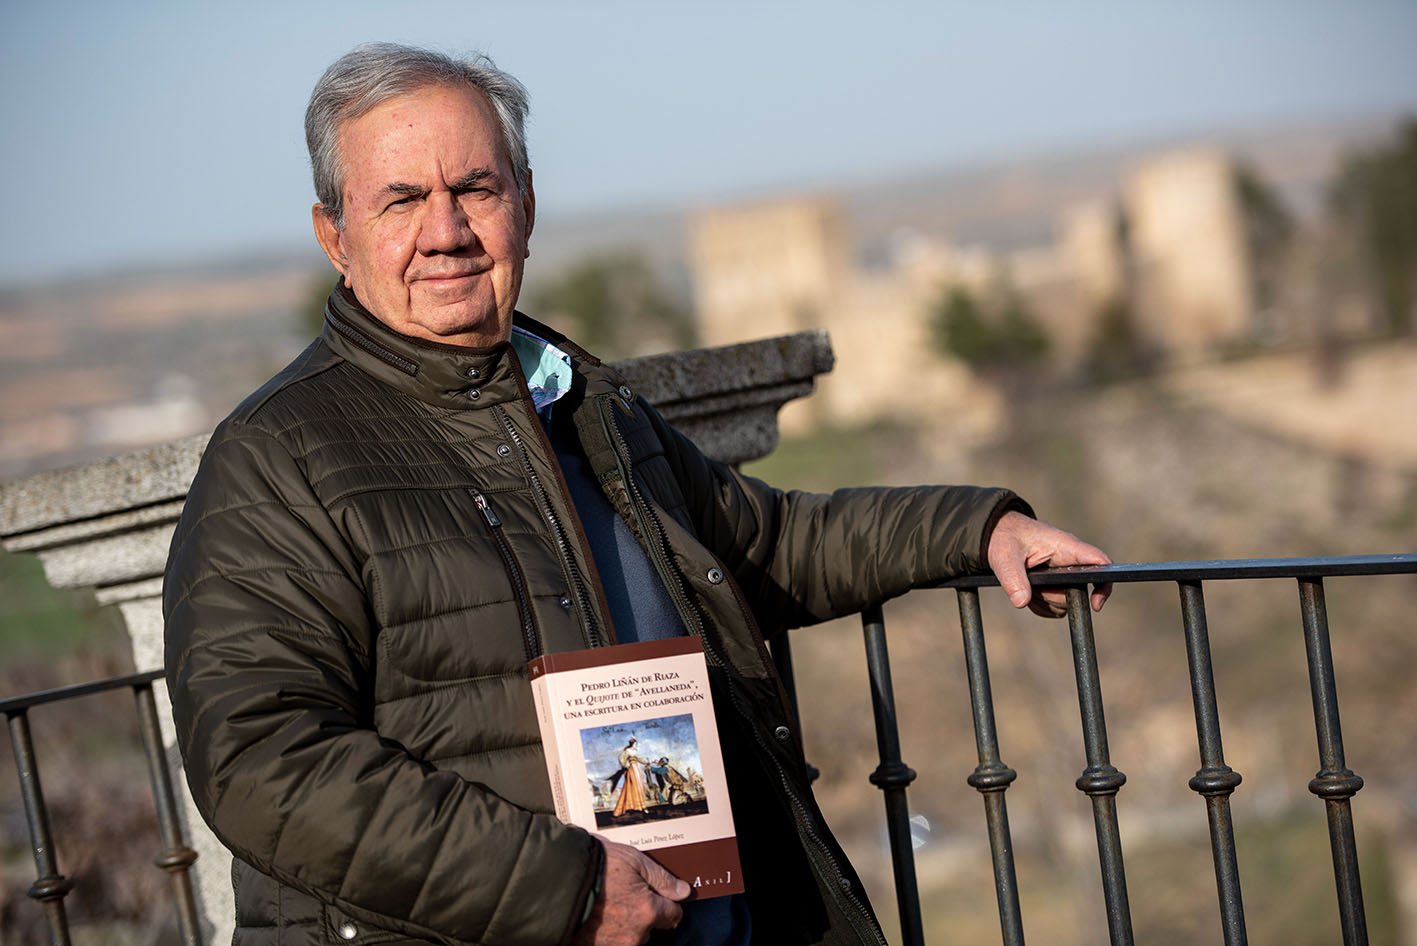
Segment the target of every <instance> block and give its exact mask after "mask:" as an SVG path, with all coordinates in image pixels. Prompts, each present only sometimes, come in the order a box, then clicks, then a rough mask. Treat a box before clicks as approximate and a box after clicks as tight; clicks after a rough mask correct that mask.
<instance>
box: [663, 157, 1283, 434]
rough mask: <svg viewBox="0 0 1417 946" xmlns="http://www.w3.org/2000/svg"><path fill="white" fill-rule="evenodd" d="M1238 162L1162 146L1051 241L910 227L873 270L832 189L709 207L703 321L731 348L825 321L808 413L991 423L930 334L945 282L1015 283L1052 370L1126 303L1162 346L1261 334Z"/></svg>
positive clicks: (699, 305)
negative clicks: (960, 241)
mask: <svg viewBox="0 0 1417 946" xmlns="http://www.w3.org/2000/svg"><path fill="white" fill-rule="evenodd" d="M1239 173H1240V169H1239V168H1238V166H1237V164H1236V162H1235V161H1234V159H1233V158H1231V157H1230V156H1229V155H1228V154H1226V153H1225V152H1223V151H1220V150H1215V149H1199V150H1187V151H1177V152H1171V153H1166V154H1162V155H1159V156H1157V157H1154V158H1150V159H1147V160H1144V161H1142V162H1139V163H1138V164H1136V165H1135V166H1134V168H1133V169H1132V170H1131V172H1130V173H1129V174H1127V175H1126V177H1125V179H1124V180H1122V181H1120V182H1118V183H1117V185H1116V187H1115V189H1114V194H1113V195H1112V196H1109V197H1106V198H1102V199H1098V200H1095V201H1091V202H1086V203H1082V204H1077V205H1075V206H1073V207H1071V208H1070V209H1069V210H1067V211H1066V212H1064V213H1063V214H1061V215H1060V218H1059V219H1058V220H1057V222H1056V226H1055V234H1056V235H1055V238H1054V239H1053V241H1052V242H1049V243H1044V244H1042V245H1036V246H1030V247H1024V248H1013V249H997V248H993V247H989V246H961V245H957V244H955V243H952V242H950V241H949V240H945V239H939V238H931V237H926V236H922V235H919V234H906V235H903V236H902V237H901V238H900V239H898V240H895V241H893V242H892V243H891V245H890V247H889V251H888V252H887V253H886V254H885V257H886V258H885V259H884V260H883V261H882V262H880V263H879V264H878V265H875V266H872V267H868V266H865V265H863V264H862V263H861V262H860V260H859V254H858V253H857V251H856V249H855V248H854V246H853V242H852V234H851V231H850V224H849V222H848V220H847V217H846V215H845V214H844V212H843V210H842V208H841V207H840V205H839V204H838V203H837V202H836V201H834V200H832V199H830V198H826V197H798V198H793V199H789V200H783V201H776V202H763V203H757V204H751V205H743V206H732V207H720V208H714V209H710V210H707V211H704V212H702V213H700V214H699V215H697V216H696V217H695V218H694V219H693V220H692V222H691V239H690V268H691V271H692V274H693V284H694V292H695V306H696V316H697V319H698V322H699V331H700V334H701V337H702V338H703V340H704V341H705V342H706V343H707V344H726V343H729V342H735V341H741V340H744V339H748V338H755V337H762V336H764V335H773V334H782V333H786V332H792V331H799V330H801V329H804V328H825V329H827V330H828V331H830V332H831V334H832V338H833V340H834V344H835V348H836V351H837V353H838V358H839V361H838V366H837V369H836V371H835V372H834V374H833V375H832V376H831V377H830V378H828V379H826V380H825V381H824V382H823V385H822V391H821V396H820V397H816V398H812V399H811V408H810V410H813V411H815V412H817V415H818V418H819V419H820V418H823V417H829V418H831V419H832V420H834V421H838V422H845V423H850V422H859V421H861V420H864V419H866V418H869V417H872V416H875V415H878V414H880V413H882V412H885V411H887V410H889V411H890V412H893V413H899V412H900V411H901V410H915V411H919V412H922V413H929V412H932V411H934V410H936V409H937V405H940V404H950V405H951V406H952V409H961V410H964V411H965V412H966V413H969V412H970V411H973V415H971V416H975V417H976V419H980V418H982V419H984V421H985V422H988V419H989V418H991V417H996V416H997V411H995V410H992V409H991V408H990V407H989V405H988V404H987V403H985V401H987V399H988V397H989V395H988V393H987V392H980V391H979V390H978V385H977V383H976V381H975V379H974V378H973V377H972V376H971V375H970V374H969V373H968V372H967V371H965V370H964V369H963V368H962V366H960V365H958V364H953V363H951V362H950V361H949V360H948V359H946V358H942V357H941V356H940V355H939V354H938V352H937V350H936V347H935V345H934V344H933V341H932V337H931V331H930V314H931V311H932V308H933V306H934V305H935V304H936V303H937V301H938V300H939V298H940V297H941V294H942V293H943V292H944V291H945V290H946V289H947V288H948V287H952V286H958V287H962V288H964V289H965V290H967V291H969V292H970V293H972V294H974V295H976V296H980V297H985V296H988V295H989V294H990V293H997V292H999V291H1003V290H1006V291H1009V292H1015V293H1018V294H1019V295H1020V296H1021V297H1022V299H1023V300H1024V302H1025V304H1026V306H1027V309H1028V311H1029V313H1030V315H1031V316H1032V318H1033V319H1034V320H1035V321H1036V322H1037V323H1038V324H1039V325H1040V326H1041V327H1042V328H1043V330H1044V331H1045V332H1046V334H1047V335H1048V336H1049V339H1050V342H1051V354H1052V367H1053V370H1058V371H1063V372H1067V371H1071V370H1073V369H1075V368H1076V367H1077V366H1078V365H1079V363H1080V362H1081V361H1082V360H1083V359H1084V358H1085V357H1086V354H1087V350H1088V347H1089V345H1090V343H1091V342H1092V341H1093V339H1094V338H1095V337H1096V335H1097V333H1098V331H1099V330H1100V329H1099V321H1100V319H1101V318H1102V316H1103V313H1104V312H1106V311H1108V309H1109V307H1110V308H1112V309H1113V310H1114V311H1116V309H1117V307H1121V311H1122V312H1123V313H1125V317H1126V318H1128V319H1130V320H1131V321H1132V323H1133V328H1134V330H1135V332H1136V334H1137V337H1138V340H1139V342H1140V343H1142V344H1145V345H1147V346H1148V347H1150V348H1152V349H1154V350H1155V351H1156V352H1157V353H1158V354H1159V355H1161V356H1164V357H1166V358H1167V359H1169V360H1171V361H1174V362H1180V363H1192V362H1195V361H1200V360H1204V359H1205V357H1206V356H1207V355H1208V354H1209V353H1212V352H1214V351H1216V350H1223V349H1226V348H1228V347H1234V346H1237V345H1241V344H1247V343H1249V342H1251V341H1254V340H1255V339H1257V338H1258V337H1259V336H1260V334H1261V333H1260V331H1259V328H1260V314H1261V309H1262V308H1263V306H1262V300H1261V299H1260V294H1259V292H1258V279H1257V272H1258V269H1259V267H1258V265H1257V261H1256V260H1255V259H1254V258H1253V256H1254V246H1253V245H1252V244H1253V241H1252V240H1250V239H1249V238H1248V236H1247V234H1248V233H1249V229H1250V228H1248V227H1247V218H1246V217H1247V213H1250V212H1251V211H1250V210H1249V208H1247V206H1246V204H1245V202H1244V201H1243V200H1242V193H1241V188H1240V187H1239V184H1238V182H1239V180H1240V178H1239ZM1265 316H1266V318H1267V319H1268V320H1269V321H1270V322H1272V321H1273V318H1274V315H1273V313H1272V312H1266V313H1265ZM903 391H905V392H908V393H902V392H903ZM981 398H982V399H983V400H981ZM805 420H806V419H805V418H802V417H791V418H788V419H787V423H788V426H789V427H791V426H794V424H796V425H800V424H801V423H803V422H805Z"/></svg>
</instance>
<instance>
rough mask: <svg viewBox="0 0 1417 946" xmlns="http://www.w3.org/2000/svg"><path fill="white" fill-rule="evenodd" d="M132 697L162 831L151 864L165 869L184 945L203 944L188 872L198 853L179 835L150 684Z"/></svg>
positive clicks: (180, 833) (138, 689) (180, 832)
mask: <svg viewBox="0 0 1417 946" xmlns="http://www.w3.org/2000/svg"><path fill="white" fill-rule="evenodd" d="M133 696H134V698H135V699H136V700H137V704H138V726H139V728H140V729H141V730H142V734H143V751H144V752H145V753H146V754H147V757H148V779H149V780H150V781H151V782H152V788H153V804H154V805H155V806H156V808H157V823H158V829H159V830H160V831H161V832H162V853H161V854H159V855H158V856H157V858H156V859H155V860H154V862H153V863H155V864H156V865H157V866H158V867H161V868H162V869H163V870H165V871H167V873H168V876H169V877H170V878H171V880H172V897H173V900H174V901H176V904H177V927H178V931H179V933H180V935H181V937H182V942H183V943H185V944H186V946H202V934H201V928H200V926H199V924H198V922H197V901H196V898H195V896H194V895H193V892H192V877H191V875H190V874H189V873H188V868H190V867H191V866H192V864H193V863H194V862H195V861H196V860H197V852H196V851H194V850H192V849H191V848H189V847H188V846H187V842H186V841H185V840H184V839H183V837H182V824H181V822H179V821H178V820H177V803H176V800H175V799H174V797H173V794H172V777H171V776H170V775H169V774H168V771H167V753H165V752H164V751H163V747H162V731H161V729H159V728H158V721H157V703H156V701H155V700H154V699H153V687H152V684H151V683H144V684H140V685H138V686H135V687H133Z"/></svg>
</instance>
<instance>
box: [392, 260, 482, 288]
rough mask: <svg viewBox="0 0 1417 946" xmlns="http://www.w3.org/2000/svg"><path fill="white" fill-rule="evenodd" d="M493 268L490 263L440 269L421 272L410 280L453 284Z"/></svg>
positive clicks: (440, 284) (436, 284)
mask: <svg viewBox="0 0 1417 946" xmlns="http://www.w3.org/2000/svg"><path fill="white" fill-rule="evenodd" d="M491 269H492V267H491V266H490V265H487V266H471V267H464V268H460V269H454V270H448V271H446V272H441V271H440V272H428V273H419V274H418V275H416V276H414V277H413V278H412V279H410V280H409V282H411V283H413V282H421V283H428V284H429V285H430V287H437V286H451V285H453V284H455V283H457V282H459V281H460V280H464V279H472V278H473V277H475V276H481V275H482V274H483V273H485V272H488V271H489V270H491Z"/></svg>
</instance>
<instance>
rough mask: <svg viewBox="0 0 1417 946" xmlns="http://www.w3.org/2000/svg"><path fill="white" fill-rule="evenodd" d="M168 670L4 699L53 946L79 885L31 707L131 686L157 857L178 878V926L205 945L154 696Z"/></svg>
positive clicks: (64, 939)
mask: <svg viewBox="0 0 1417 946" xmlns="http://www.w3.org/2000/svg"><path fill="white" fill-rule="evenodd" d="M161 676H162V671H161V670H149V671H146V672H144V673H134V674H129V675H127V676H123V677H110V678H108V679H106V680H96V681H94V682H92V683H80V684H77V685H75V686H67V687H59V688H57V689H53V690H42V691H40V692H38V693H30V694H28V695H26V696H18V697H14V698H12V699H8V700H0V712H3V713H4V714H5V719H6V722H7V723H8V724H9V728H10V741H11V743H12V744H13V745H14V749H15V767H16V769H18V771H19V776H20V794H21V796H22V797H23V798H24V803H25V819H26V820H27V821H28V823H29V832H30V849H31V851H32V852H33V853H34V867H35V870H36V871H37V872H38V874H39V877H38V878H37V879H36V880H35V882H34V884H33V886H31V887H30V889H29V895H30V896H31V897H33V898H34V899H35V900H38V901H39V902H40V903H41V904H42V905H43V907H44V912H45V916H46V919H47V920H48V921H49V941H50V943H51V944H52V946H70V938H69V919H68V915H67V914H66V913H65V911H64V897H65V896H66V895H67V894H68V893H69V891H70V890H72V889H73V886H74V885H73V882H72V881H70V880H69V879H68V878H67V877H65V876H64V875H63V874H61V873H59V863H58V858H57V857H56V855H55V852H54V841H53V838H52V836H51V832H50V830H49V809H48V808H47V807H46V806H45V803H44V789H43V788H42V787H41V784H40V778H39V765H38V763H37V762H36V760H35V754H34V743H33V741H32V740H31V738H30V724H29V711H30V709H32V708H33V707H36V706H40V705H42V704H45V703H57V702H59V701H61V700H72V699H77V698H79V697H82V696H89V695H90V694H93V693H104V692H107V691H110V690H121V689H123V688H124V687H128V688H130V689H131V690H132V691H133V697H134V699H135V700H136V702H137V713H138V727H139V729H140V730H141V732H142V738H143V751H144V753H145V754H146V755H147V759H148V780H149V781H150V782H151V785H152V791H153V803H154V805H155V806H156V808H157V822H158V830H159V831H160V832H161V839H162V852H161V853H160V854H158V856H157V857H156V858H155V859H154V862H153V863H155V864H156V865H157V866H158V867H160V868H162V869H163V870H165V871H167V873H168V876H169V877H171V879H172V895H173V899H174V900H175V901H176V904H177V926H178V932H179V934H180V935H181V937H182V942H183V944H184V946H201V934H200V933H199V932H198V927H197V903H196V899H195V898H194V896H193V893H192V878H191V876H190V875H189V873H188V871H189V869H190V868H191V866H192V864H193V862H195V861H196V860H197V852H196V851H193V850H192V849H191V848H189V847H188V846H187V842H186V840H184V838H183V837H182V824H181V822H180V821H179V820H178V818H177V800H176V797H175V796H174V795H173V793H172V778H171V776H170V775H169V774H168V770H167V754H166V753H165V752H164V751H163V748H162V731H161V729H159V727H158V719H157V703H156V701H155V700H154V698H153V681H154V680H156V679H158V678H159V677H161Z"/></svg>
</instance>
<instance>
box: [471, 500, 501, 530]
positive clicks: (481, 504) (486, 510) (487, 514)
mask: <svg viewBox="0 0 1417 946" xmlns="http://www.w3.org/2000/svg"><path fill="white" fill-rule="evenodd" d="M472 501H473V502H474V503H476V504H477V508H478V509H481V510H482V516H483V518H484V519H486V520H487V524H488V525H489V526H493V527H500V526H501V525H502V520H501V519H498V518H497V514H496V513H495V512H493V511H492V504H491V503H489V502H488V501H487V497H486V496H483V495H482V494H481V493H473V494H472Z"/></svg>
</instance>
